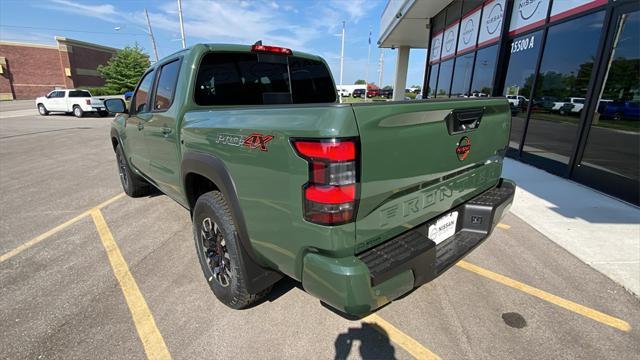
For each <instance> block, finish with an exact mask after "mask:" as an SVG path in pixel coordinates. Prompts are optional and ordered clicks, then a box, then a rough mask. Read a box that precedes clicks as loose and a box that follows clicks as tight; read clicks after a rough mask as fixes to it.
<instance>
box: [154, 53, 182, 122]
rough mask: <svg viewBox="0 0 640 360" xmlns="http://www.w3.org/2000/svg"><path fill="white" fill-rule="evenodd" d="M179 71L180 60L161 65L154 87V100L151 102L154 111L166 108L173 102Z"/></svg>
mask: <svg viewBox="0 0 640 360" xmlns="http://www.w3.org/2000/svg"><path fill="white" fill-rule="evenodd" d="M179 71H180V60H176V61H173V62H170V63H168V64H165V65H162V67H161V68H160V77H159V78H158V86H157V88H156V94H155V100H154V102H153V110H154V111H164V110H167V109H168V108H169V107H170V106H171V104H172V103H173V96H174V93H175V91H176V83H177V81H178V72H179Z"/></svg>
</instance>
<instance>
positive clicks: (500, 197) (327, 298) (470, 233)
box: [302, 179, 515, 315]
mask: <svg viewBox="0 0 640 360" xmlns="http://www.w3.org/2000/svg"><path fill="white" fill-rule="evenodd" d="M514 194H515V184H514V183H513V182H511V181H509V180H504V179H501V180H500V182H499V183H498V185H497V186H496V187H493V188H491V189H489V190H487V191H485V192H484V193H482V194H480V195H478V196H476V197H475V198H473V199H471V200H469V201H468V202H466V203H464V204H462V205H460V206H458V207H456V208H455V209H451V210H449V211H448V212H451V211H458V213H459V215H458V224H457V227H456V233H455V234H454V235H453V236H451V237H450V238H448V239H446V240H444V241H443V242H441V243H440V244H438V245H437V246H436V244H435V243H434V242H433V241H431V240H429V239H428V238H427V231H428V230H427V229H428V228H429V225H431V224H433V223H434V222H435V221H436V220H437V219H438V218H439V216H438V217H436V218H434V219H432V220H429V221H427V222H425V223H423V224H421V225H419V226H417V227H415V228H413V229H411V230H409V231H406V232H404V233H403V234H401V235H399V236H397V237H395V238H393V239H390V240H388V241H386V242H384V243H382V244H380V245H378V246H376V247H374V248H371V249H369V250H366V251H364V252H363V253H361V254H358V255H356V256H350V257H345V258H332V257H327V256H324V255H322V254H318V253H309V254H307V255H305V257H304V267H303V274H302V285H303V287H304V289H305V290H306V291H307V292H308V293H310V294H312V295H314V296H316V297H318V298H320V300H322V301H324V302H325V303H328V304H329V305H331V306H333V307H335V308H337V309H339V310H340V311H343V312H345V313H348V314H352V315H364V314H367V313H369V312H371V311H373V310H375V309H377V308H379V307H380V306H382V305H384V304H386V303H388V302H390V301H391V300H393V299H396V298H398V297H399V296H401V295H403V294H405V293H407V292H409V291H411V290H412V289H413V288H415V287H418V286H420V285H422V284H424V283H426V282H428V281H431V280H433V279H435V278H436V277H437V276H438V275H440V274H442V273H443V272H444V271H446V270H447V269H448V268H449V267H451V266H452V265H454V264H455V263H456V262H457V261H458V260H459V259H461V258H462V257H463V256H465V255H466V254H467V253H468V252H470V251H471V250H473V249H474V248H475V247H476V246H478V245H479V244H481V243H482V242H483V241H484V240H485V239H486V238H487V237H489V235H490V234H491V232H492V231H493V229H494V228H495V226H496V225H497V224H498V222H499V221H500V219H501V218H502V217H503V216H504V214H505V213H506V212H507V211H508V209H509V207H510V206H511V203H512V202H513V196H514ZM443 215H444V214H443Z"/></svg>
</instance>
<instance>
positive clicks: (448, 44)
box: [444, 30, 455, 52]
mask: <svg viewBox="0 0 640 360" xmlns="http://www.w3.org/2000/svg"><path fill="white" fill-rule="evenodd" d="M454 42H455V39H454V38H453V30H449V31H447V38H446V40H445V41H444V48H445V49H446V50H447V52H449V51H451V49H452V48H453V43H454Z"/></svg>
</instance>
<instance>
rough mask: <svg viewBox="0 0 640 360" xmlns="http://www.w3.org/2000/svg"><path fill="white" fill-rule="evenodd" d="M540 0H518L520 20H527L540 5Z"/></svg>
mask: <svg viewBox="0 0 640 360" xmlns="http://www.w3.org/2000/svg"><path fill="white" fill-rule="evenodd" d="M541 2H542V0H538V1H535V0H520V2H519V3H518V13H519V14H520V18H521V19H522V20H529V19H531V17H532V16H533V15H535V13H536V11H538V8H539V7H540V3H541Z"/></svg>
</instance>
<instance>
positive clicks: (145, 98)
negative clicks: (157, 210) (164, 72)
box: [122, 70, 156, 176]
mask: <svg viewBox="0 0 640 360" xmlns="http://www.w3.org/2000/svg"><path fill="white" fill-rule="evenodd" d="M155 74H156V73H155V71H153V70H152V71H150V72H147V73H146V74H145V75H143V77H142V80H141V81H140V84H138V88H137V89H136V91H135V93H134V94H133V97H132V98H131V105H130V106H129V117H128V118H127V121H126V123H125V127H124V136H123V139H122V142H123V143H124V147H125V148H124V150H125V154H126V156H127V159H128V160H129V163H130V164H131V165H133V166H134V167H135V168H136V169H138V171H140V172H141V173H143V174H144V175H146V176H149V175H150V171H149V155H148V154H149V153H148V151H147V146H146V145H145V139H144V131H145V126H146V124H147V122H148V121H149V120H150V119H151V117H152V115H153V114H152V113H151V104H150V103H151V88H152V85H153V82H154V79H155Z"/></svg>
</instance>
